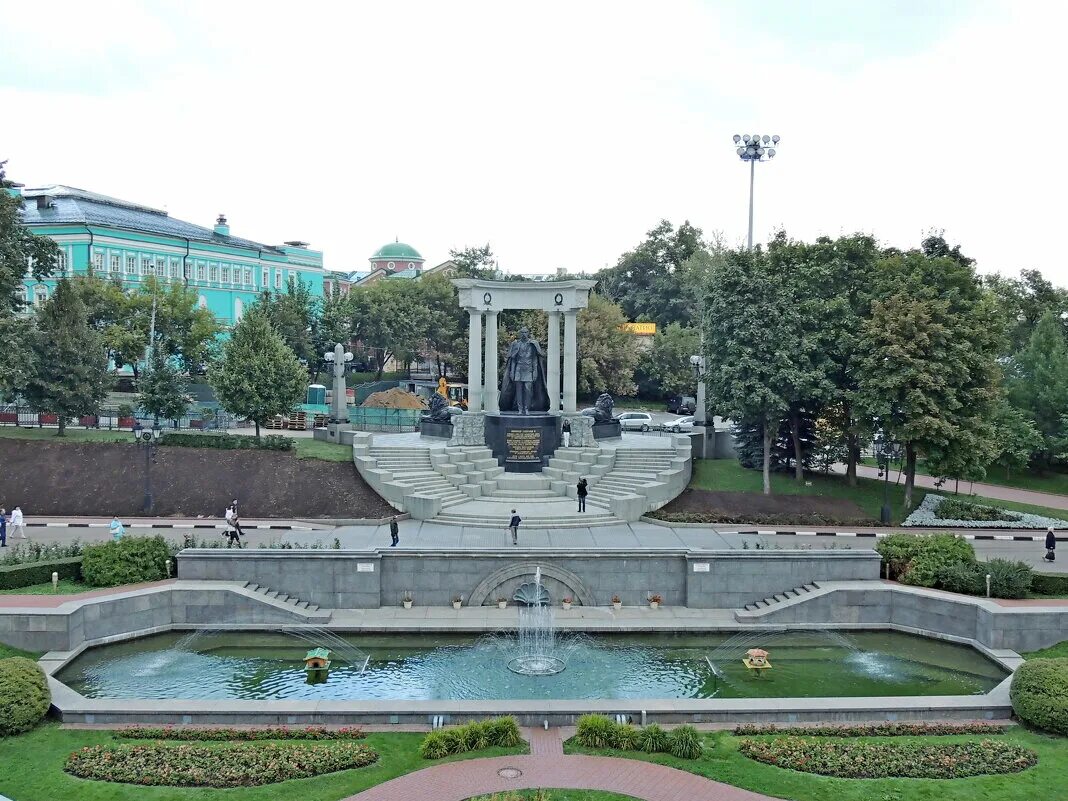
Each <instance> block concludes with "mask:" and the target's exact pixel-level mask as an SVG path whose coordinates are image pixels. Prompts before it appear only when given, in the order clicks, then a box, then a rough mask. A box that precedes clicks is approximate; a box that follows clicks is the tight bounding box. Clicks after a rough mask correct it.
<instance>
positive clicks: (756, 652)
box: [742, 648, 771, 670]
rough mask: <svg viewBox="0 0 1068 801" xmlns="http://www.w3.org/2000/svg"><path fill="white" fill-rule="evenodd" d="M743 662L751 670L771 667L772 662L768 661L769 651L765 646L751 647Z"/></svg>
mask: <svg viewBox="0 0 1068 801" xmlns="http://www.w3.org/2000/svg"><path fill="white" fill-rule="evenodd" d="M742 662H743V663H744V664H745V666H746V667H747V668H749V669H750V670H767V669H768V668H770V667H771V662H769V661H768V652H767V651H765V650H764V649H763V648H750V649H749V650H748V651H746V652H745V658H744V659H743V660H742Z"/></svg>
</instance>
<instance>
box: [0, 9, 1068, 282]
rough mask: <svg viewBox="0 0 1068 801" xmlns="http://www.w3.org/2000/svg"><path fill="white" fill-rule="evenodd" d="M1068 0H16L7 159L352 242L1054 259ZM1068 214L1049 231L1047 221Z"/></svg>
mask: <svg viewBox="0 0 1068 801" xmlns="http://www.w3.org/2000/svg"><path fill="white" fill-rule="evenodd" d="M1066 9H1068V3H1056V2H1049V3H1042V2H1037V1H1036V2H1031V1H1030V0H1017V2H1007V3H997V2H992V1H991V2H983V1H982V0H976V1H975V2H944V1H939V0H895V1H894V2H891V1H890V0H883V2H878V0H827V1H826V2H821V1H820V0H806V1H805V2H795V0H765V1H764V2H754V3H743V2H732V3H698V2H649V1H648V0H645V2H637V3H629V2H620V1H619V0H612V2H605V3H594V2H575V1H574V0H572V1H571V2H561V3H556V2H540V3H529V4H518V3H510V2H489V3H469V2H462V1H461V0H453V2H428V3H406V2H389V3H373V4H372V3H363V2H361V3H327V2H319V3H293V2H287V3H284V4H283V3H273V2H265V1H264V0H257V2H249V3H243V2H212V3H199V2H181V3H164V2H149V3H141V4H135V3H109V2H101V0H94V2H90V3H85V2H78V3H67V2H62V1H61V0H49V1H48V2H25V1H24V0H17V2H16V0H0V160H2V159H4V158H6V159H8V160H9V161H8V175H9V177H10V178H12V179H14V180H18V181H21V182H23V183H26V184H28V185H39V184H44V183H64V184H69V185H73V186H78V187H82V188H85V189H91V190H94V191H98V192H102V193H105V194H110V195H114V196H117V197H121V198H125V199H128V200H135V201H139V202H142V203H146V204H149V205H153V206H157V207H161V208H166V209H167V210H168V211H169V212H170V214H171V215H172V216H175V217H179V218H182V219H186V220H190V221H193V222H197V223H201V224H204V225H210V224H211V223H212V222H213V221H214V218H215V216H216V215H217V214H218V213H219V212H225V213H226V214H227V216H228V217H229V219H230V223H231V227H232V231H233V233H234V234H235V235H239V236H246V237H249V238H253V239H258V240H261V241H265V242H269V243H278V242H281V241H282V240H285V239H305V240H308V241H309V242H311V243H312V246H313V247H315V248H319V249H322V250H323V251H325V256H326V264H327V266H328V267H330V268H335V269H346V268H347V269H356V268H362V267H364V266H365V265H366V264H367V261H366V260H367V257H368V256H369V255H370V254H371V253H372V252H373V251H374V250H375V249H376V248H378V247H379V246H380V245H382V244H383V243H385V242H387V241H392V240H393V239H394V238H395V237H399V238H400V240H401V241H403V242H408V243H409V244H411V245H414V246H415V247H416V248H418V249H419V250H420V251H421V252H422V254H423V256H424V257H425V258H426V259H427V262H428V264H435V263H438V262H439V261H442V260H444V259H445V258H447V256H448V250H449V248H459V247H463V246H466V245H480V244H484V243H486V242H487V241H488V242H489V243H490V244H491V245H492V246H493V250H494V251H495V253H496V254H497V255H498V257H499V259H500V264H501V267H502V268H504V269H506V270H508V271H513V272H547V271H551V270H554V269H555V268H557V267H566V268H568V269H570V270H573V271H581V270H595V269H599V268H601V267H603V266H604V265H605V264H610V263H614V262H615V261H616V259H617V258H618V257H619V255H620V254H621V253H622V252H623V251H625V250H627V249H629V248H631V247H633V246H634V245H636V244H637V243H638V242H639V241H641V239H642V238H643V236H644V234H645V232H646V231H647V230H648V229H650V228H652V227H653V226H654V225H655V224H656V223H657V222H658V221H659V220H660V219H661V218H667V219H669V220H671V221H672V222H674V223H675V224H678V223H680V222H682V221H683V220H684V219H689V220H690V221H691V222H692V223H694V224H696V225H698V226H700V227H702V228H703V229H704V230H705V232H706V233H709V232H713V231H719V232H722V234H723V236H724V237H725V238H726V240H727V242H728V243H731V244H737V243H742V242H744V238H745V233H746V224H747V202H748V182H749V171H748V168H747V167H746V166H745V165H744V164H742V163H741V162H740V161H739V160H738V158H737V156H736V155H735V154H734V146H733V144H732V142H731V135H732V134H734V133H768V134H779V135H780V136H782V144H781V148H780V151H779V155H778V157H777V158H776V159H775V160H774V161H773V162H771V163H768V164H760V165H758V166H757V180H756V237H757V239H758V240H764V239H766V238H767V236H768V235H769V234H770V232H771V231H773V230H774V229H776V228H780V227H783V228H785V229H786V230H787V232H788V233H789V234H790V235H791V236H794V237H800V238H806V239H808V238H812V237H815V236H817V235H820V234H829V235H836V234H839V233H850V232H853V231H866V232H870V233H874V234H875V235H876V236H878V237H879V238H880V240H881V241H883V242H884V243H886V244H893V245H896V246H899V247H908V246H912V245H915V244H917V243H918V242H919V241H920V239H921V238H922V236H923V234H924V232H925V231H927V230H929V229H932V228H938V229H944V230H945V233H946V236H947V238H948V239H950V240H951V241H954V242H960V243H961V244H962V245H963V248H964V251H965V253H967V254H969V255H972V256H973V257H975V258H977V259H978V260H979V266H980V269H982V270H984V271H995V270H996V271H1000V272H1003V273H1006V274H1008V273H1015V272H1017V271H1018V270H1019V269H1020V268H1022V267H1036V268H1039V269H1041V270H1042V271H1043V272H1044V273H1046V274H1047V275H1048V276H1049V277H1051V278H1053V279H1054V280H1055V281H1057V282H1058V283H1061V284H1064V285H1068V261H1066V260H1065V259H1064V258H1063V256H1062V254H1061V253H1060V248H1059V247H1058V246H1057V244H1056V242H1057V241H1059V237H1057V236H1056V232H1057V231H1058V230H1063V227H1064V219H1063V218H1064V214H1065V203H1064V200H1063V193H1064V190H1065V186H1066V185H1068V170H1066V168H1065V166H1064V160H1063V157H1062V156H1061V155H1060V153H1059V152H1058V151H1059V145H1060V141H1059V137H1058V134H1061V133H1063V130H1064V126H1063V123H1064V121H1065V118H1066V116H1068V114H1066V111H1065V86H1064V83H1065V76H1066V75H1068V69H1066V56H1065V44H1064V29H1065V24H1066V23H1068V11H1066ZM1055 237H1056V238H1055Z"/></svg>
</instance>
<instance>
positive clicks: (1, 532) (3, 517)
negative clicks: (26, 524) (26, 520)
mask: <svg viewBox="0 0 1068 801" xmlns="http://www.w3.org/2000/svg"><path fill="white" fill-rule="evenodd" d="M6 547H7V510H6V509H5V508H4V507H3V506H0V548H6Z"/></svg>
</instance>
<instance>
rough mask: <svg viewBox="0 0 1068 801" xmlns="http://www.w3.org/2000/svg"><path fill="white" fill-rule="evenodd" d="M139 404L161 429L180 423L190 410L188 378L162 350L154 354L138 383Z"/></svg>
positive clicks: (155, 351) (154, 351)
mask: <svg viewBox="0 0 1068 801" xmlns="http://www.w3.org/2000/svg"><path fill="white" fill-rule="evenodd" d="M137 392H138V394H137V403H138V405H139V406H140V407H141V408H142V409H144V410H145V411H146V412H148V413H149V414H151V415H152V419H153V420H154V422H155V423H156V424H157V425H158V424H159V421H160V420H161V419H163V420H177V419H178V418H179V417H181V416H182V415H184V414H185V412H186V409H187V408H188V407H189V398H188V397H187V396H186V383H185V378H184V377H183V376H182V374H181V373H180V372H178V368H176V367H175V366H174V365H173V364H172V363H171V362H170V360H169V359H167V358H166V357H165V356H164V355H163V354H162V353H161V352H160V351H159V350H153V352H152V355H151V356H150V358H149V360H148V364H147V365H146V367H145V369H144V370H142V371H141V375H140V378H138V381H137Z"/></svg>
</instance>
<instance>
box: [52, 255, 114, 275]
mask: <svg viewBox="0 0 1068 801" xmlns="http://www.w3.org/2000/svg"><path fill="white" fill-rule="evenodd" d="M65 261H66V259H64V262H65ZM57 266H58V265H57ZM63 269H64V270H66V269H67V268H66V264H64V266H63ZM93 270H94V271H95V272H98V273H102V272H104V254H103V253H94V254H93Z"/></svg>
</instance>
